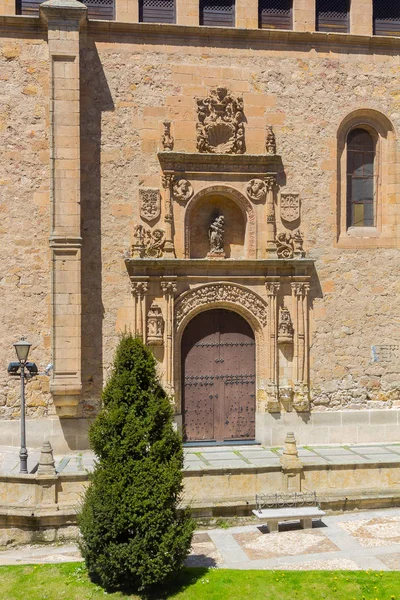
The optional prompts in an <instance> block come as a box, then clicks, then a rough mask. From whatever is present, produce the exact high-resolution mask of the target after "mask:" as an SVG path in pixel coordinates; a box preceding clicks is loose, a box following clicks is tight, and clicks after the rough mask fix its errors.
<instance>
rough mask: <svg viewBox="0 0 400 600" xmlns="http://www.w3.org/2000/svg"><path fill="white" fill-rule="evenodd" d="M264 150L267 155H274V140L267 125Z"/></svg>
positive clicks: (273, 134) (272, 131)
mask: <svg viewBox="0 0 400 600" xmlns="http://www.w3.org/2000/svg"><path fill="white" fill-rule="evenodd" d="M265 150H266V152H267V154H268V155H275V154H276V139H275V133H274V130H273V128H272V125H267V133H266V137H265Z"/></svg>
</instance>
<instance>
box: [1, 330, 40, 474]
mask: <svg viewBox="0 0 400 600" xmlns="http://www.w3.org/2000/svg"><path fill="white" fill-rule="evenodd" d="M31 346H32V344H30V343H29V342H27V341H26V339H25V338H24V337H21V339H20V341H19V342H16V343H15V344H14V348H15V351H16V353H17V358H18V362H12V363H10V364H9V365H8V369H7V370H8V373H9V374H10V375H13V376H18V375H20V377H21V448H20V451H19V472H20V473H28V451H27V449H26V428H25V377H27V376H28V373H29V375H30V376H31V377H33V376H34V375H37V372H38V369H37V366H36V365H35V364H34V363H28V362H27V361H28V354H29V350H30V347H31ZM25 369H27V371H28V373H26V372H25ZM18 371H20V372H19V373H18Z"/></svg>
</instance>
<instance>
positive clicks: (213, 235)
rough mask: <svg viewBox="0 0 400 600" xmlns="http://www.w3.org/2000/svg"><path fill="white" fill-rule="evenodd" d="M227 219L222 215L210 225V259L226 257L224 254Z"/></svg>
mask: <svg viewBox="0 0 400 600" xmlns="http://www.w3.org/2000/svg"><path fill="white" fill-rule="evenodd" d="M224 234H225V218H224V216H223V215H220V216H219V217H217V218H216V219H214V221H213V222H212V223H211V225H210V229H209V230H208V238H209V240H210V252H209V253H208V255H207V256H209V257H221V258H224V257H225V252H224Z"/></svg>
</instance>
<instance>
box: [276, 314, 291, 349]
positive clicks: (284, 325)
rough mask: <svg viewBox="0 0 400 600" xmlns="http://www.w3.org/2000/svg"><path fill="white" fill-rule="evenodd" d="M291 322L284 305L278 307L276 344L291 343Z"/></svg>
mask: <svg viewBox="0 0 400 600" xmlns="http://www.w3.org/2000/svg"><path fill="white" fill-rule="evenodd" d="M293 334H294V330H293V324H292V318H291V316H290V312H289V311H288V309H287V308H286V307H285V306H281V307H280V309H279V325H278V344H291V343H293Z"/></svg>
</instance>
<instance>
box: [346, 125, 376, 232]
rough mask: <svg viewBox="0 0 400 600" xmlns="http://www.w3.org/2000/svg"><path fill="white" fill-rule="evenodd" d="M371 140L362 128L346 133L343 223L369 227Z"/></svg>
mask: <svg viewBox="0 0 400 600" xmlns="http://www.w3.org/2000/svg"><path fill="white" fill-rule="evenodd" d="M374 162H375V142H374V139H373V137H372V135H371V134H370V133H368V131H366V130H365V129H360V128H359V129H353V130H352V131H351V132H350V133H349V135H348V136H347V227H373V226H374V225H375V214H374V213H375V210H374Z"/></svg>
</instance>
